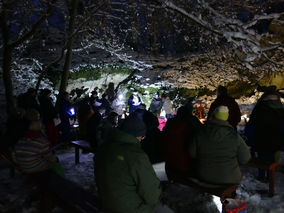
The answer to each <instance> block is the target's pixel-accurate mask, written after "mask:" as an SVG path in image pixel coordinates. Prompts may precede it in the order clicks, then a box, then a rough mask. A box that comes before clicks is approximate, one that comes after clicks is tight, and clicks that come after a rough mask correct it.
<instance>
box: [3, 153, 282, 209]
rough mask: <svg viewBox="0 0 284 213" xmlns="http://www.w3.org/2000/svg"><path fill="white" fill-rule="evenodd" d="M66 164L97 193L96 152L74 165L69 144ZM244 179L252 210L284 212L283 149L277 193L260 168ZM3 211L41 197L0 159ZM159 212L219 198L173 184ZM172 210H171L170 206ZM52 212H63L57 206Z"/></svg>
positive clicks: (210, 204)
mask: <svg viewBox="0 0 284 213" xmlns="http://www.w3.org/2000/svg"><path fill="white" fill-rule="evenodd" d="M57 155H58V156H59V159H60V161H61V163H62V165H63V167H64V170H65V175H66V178H68V179H71V180H72V181H74V182H77V183H79V184H81V185H82V187H84V188H85V189H86V190H88V191H90V192H93V193H94V194H95V193H96V186H95V182H94V172H93V171H94V170H93V155H92V154H81V155H80V164H78V165H75V162H74V149H73V148H69V149H67V150H62V151H59V152H58V153H57ZM154 169H155V171H156V173H157V176H158V177H159V178H160V179H161V180H166V175H165V171H164V164H157V165H154ZM242 170H243V180H242V183H241V186H240V187H239V189H238V190H237V199H240V200H242V201H245V202H246V203H247V209H248V212H249V213H283V212H284V153H283V152H282V153H281V159H280V167H279V168H278V169H277V171H276V175H275V195H274V197H272V198H270V197H268V193H267V190H268V184H267V183H262V182H259V181H257V180H256V179H255V178H254V176H255V175H256V172H257V170H256V169H254V168H243V169H242ZM0 189H1V190H0V212H1V213H12V212H17V213H20V212H23V213H36V212H37V210H36V206H37V205H38V201H35V200H36V199H35V196H36V192H35V188H34V187H33V188H32V189H31V188H30V185H29V183H27V182H26V181H25V180H24V179H23V177H22V176H21V175H20V174H16V176H15V178H13V179H10V178H9V170H8V168H6V166H5V165H4V164H3V162H2V161H0ZM161 203H163V204H166V205H165V206H163V205H162V204H160V205H159V207H158V213H173V212H176V213H186V212H191V213H194V212H196V213H197V212H200V213H206V212H208V213H209V212H210V213H215V212H216V213H218V212H220V211H219V210H218V209H220V207H221V206H220V202H219V199H218V198H217V197H215V196H211V195H202V194H200V193H199V192H198V191H196V190H194V189H192V188H190V187H186V186H183V185H178V184H172V185H170V186H168V187H167V189H166V190H165V191H164V192H163V197H162V201H161ZM169 208H170V209H172V210H170V209H169ZM53 212H58V213H59V212H60V210H58V209H55V210H54V211H53Z"/></svg>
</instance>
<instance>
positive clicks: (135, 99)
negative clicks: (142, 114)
mask: <svg viewBox="0 0 284 213" xmlns="http://www.w3.org/2000/svg"><path fill="white" fill-rule="evenodd" d="M140 104H142V101H141V98H140V97H139V95H138V92H137V91H134V92H133V93H132V95H131V96H130V97H129V99H128V106H129V113H131V112H134V111H135V110H136V108H137V107H138V106H139V105H140Z"/></svg>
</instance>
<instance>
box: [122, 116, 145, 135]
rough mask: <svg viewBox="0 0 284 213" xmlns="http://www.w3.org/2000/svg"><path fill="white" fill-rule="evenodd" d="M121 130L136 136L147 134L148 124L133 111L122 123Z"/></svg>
mask: <svg viewBox="0 0 284 213" xmlns="http://www.w3.org/2000/svg"><path fill="white" fill-rule="evenodd" d="M120 130H121V131H123V132H126V133H128V134H130V135H133V136H134V137H139V136H145V135H146V125H145V124H144V122H143V120H142V119H140V118H139V117H138V116H137V115H136V113H131V114H130V115H129V116H128V117H127V118H126V119H125V120H124V121H123V123H122V124H121V126H120Z"/></svg>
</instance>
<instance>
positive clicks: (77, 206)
mask: <svg viewBox="0 0 284 213" xmlns="http://www.w3.org/2000/svg"><path fill="white" fill-rule="evenodd" d="M0 156H1V158H3V159H4V160H6V161H7V162H8V163H9V164H10V165H11V166H13V167H14V168H15V169H16V170H18V171H19V172H20V173H21V174H23V175H24V176H25V177H26V178H27V179H28V180H29V181H30V182H31V183H32V184H34V185H36V187H37V188H38V190H39V192H40V195H41V199H40V211H39V212H44V213H45V212H46V213H47V212H52V209H53V207H54V205H56V206H58V207H60V208H62V209H63V210H64V212H68V213H69V212H70V213H86V212H94V213H99V212H102V211H100V209H101V204H100V201H99V199H98V198H97V197H95V196H94V195H92V194H91V193H89V192H87V191H86V190H84V189H83V188H82V187H81V186H80V185H78V184H77V183H75V182H72V181H70V180H67V179H66V178H64V177H62V176H60V175H58V174H56V173H54V172H52V171H44V172H40V173H36V174H24V173H22V172H21V170H20V169H19V168H18V167H17V166H16V165H15V164H14V163H13V162H12V161H11V160H10V159H9V158H8V157H7V155H5V154H0Z"/></svg>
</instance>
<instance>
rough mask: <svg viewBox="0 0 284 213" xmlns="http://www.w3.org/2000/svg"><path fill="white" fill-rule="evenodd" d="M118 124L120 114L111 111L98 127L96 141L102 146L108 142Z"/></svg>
mask: <svg viewBox="0 0 284 213" xmlns="http://www.w3.org/2000/svg"><path fill="white" fill-rule="evenodd" d="M117 124H118V114H117V113H116V112H110V113H109V115H108V116H107V117H106V118H104V119H102V120H101V121H100V123H99V125H98V127H97V133H96V141H97V145H98V146H101V145H102V144H103V143H105V142H107V141H108V140H109V138H110V137H111V135H112V133H113V131H114V130H115V128H116V127H117Z"/></svg>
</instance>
